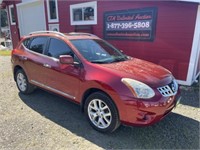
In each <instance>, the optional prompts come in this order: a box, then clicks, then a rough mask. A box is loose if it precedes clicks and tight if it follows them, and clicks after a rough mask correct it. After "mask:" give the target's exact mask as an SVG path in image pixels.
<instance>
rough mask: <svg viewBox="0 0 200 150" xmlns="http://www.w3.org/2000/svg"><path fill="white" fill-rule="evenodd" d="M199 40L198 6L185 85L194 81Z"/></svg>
mask: <svg viewBox="0 0 200 150" xmlns="http://www.w3.org/2000/svg"><path fill="white" fill-rule="evenodd" d="M199 39H200V5H199V6H198V10H197V18H196V25H195V30H194V37H193V44H192V50H191V55H190V62H189V68H188V74H187V83H189V85H191V84H192V83H193V82H194V81H195V80H196V79H194V76H196V75H194V73H196V72H195V68H196V67H197V66H198V65H197V63H198V59H199V58H198V57H199V56H198V53H199V51H200V50H199V49H198V44H199V43H198V42H199Z"/></svg>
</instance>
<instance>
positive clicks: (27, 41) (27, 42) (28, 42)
mask: <svg viewBox="0 0 200 150" xmlns="http://www.w3.org/2000/svg"><path fill="white" fill-rule="evenodd" d="M30 41H31V38H28V39H25V40H24V41H23V42H22V43H23V45H24V46H25V47H26V48H29V44H30Z"/></svg>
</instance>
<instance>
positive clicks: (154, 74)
mask: <svg viewBox="0 0 200 150" xmlns="http://www.w3.org/2000/svg"><path fill="white" fill-rule="evenodd" d="M11 61H12V64H13V74H14V80H15V81H16V84H17V87H18V89H19V91H20V92H21V93H23V94H30V93H32V92H33V91H34V89H35V88H36V87H39V88H42V89H45V90H48V91H51V92H54V93H56V94H58V95H61V96H64V97H66V98H67V99H70V100H72V101H74V102H76V103H78V104H80V106H81V108H82V110H83V111H84V113H85V114H86V117H87V119H88V121H89V123H90V124H91V126H92V127H93V128H94V129H96V130H98V131H100V132H112V131H114V130H115V129H117V127H119V125H120V124H121V123H122V124H128V125H138V126H146V125H151V124H153V123H155V122H158V121H159V120H161V119H162V118H163V117H165V116H166V115H167V114H168V113H169V112H170V111H171V110H172V109H173V108H174V107H175V106H176V104H177V102H178V100H176V99H177V98H176V94H177V91H178V84H177V82H176V80H175V79H174V77H173V75H172V74H171V73H170V72H169V71H168V70H167V69H165V68H163V67H161V66H158V65H155V64H153V63H150V62H147V61H144V60H140V59H137V58H133V57H130V56H127V55H125V54H123V53H122V52H121V51H119V50H118V49H117V48H115V47H114V46H112V45H111V44H109V43H107V42H106V41H104V40H102V39H100V38H98V37H97V36H95V35H92V34H87V33H68V34H63V33H60V32H53V31H39V32H34V33H30V35H28V36H25V37H23V38H22V39H21V41H20V42H19V44H18V46H17V47H16V48H15V49H14V50H13V51H12V58H11Z"/></svg>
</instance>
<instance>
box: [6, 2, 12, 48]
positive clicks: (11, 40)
mask: <svg viewBox="0 0 200 150" xmlns="http://www.w3.org/2000/svg"><path fill="white" fill-rule="evenodd" d="M8 9H9V8H8V6H6V14H7V18H9V13H8ZM8 20H9V19H8ZM10 26H11V25H10V21H8V27H9V30H10V31H9V32H10V40H11V41H12V32H11V28H10ZM11 43H12V49H13V42H11Z"/></svg>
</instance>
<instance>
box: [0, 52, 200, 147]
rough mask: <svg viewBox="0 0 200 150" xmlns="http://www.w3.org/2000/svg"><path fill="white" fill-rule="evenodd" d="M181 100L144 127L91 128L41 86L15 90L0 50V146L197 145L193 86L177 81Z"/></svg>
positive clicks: (199, 116) (198, 112)
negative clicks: (109, 131)
mask: <svg viewBox="0 0 200 150" xmlns="http://www.w3.org/2000/svg"><path fill="white" fill-rule="evenodd" d="M182 96H183V99H182V101H181V104H180V105H179V106H178V107H177V108H176V109H175V110H173V112H172V113H170V114H169V115H168V116H167V117H166V118H165V119H163V120H162V121H161V122H159V123H157V124H155V125H153V126H149V127H143V128H140V127H127V126H121V127H120V128H119V129H118V130H117V131H116V132H114V133H112V134H101V133H99V132H97V131H95V130H93V129H92V128H91V127H90V125H89V123H88V122H87V121H86V119H85V117H84V115H83V114H82V113H81V111H80V108H79V106H78V105H76V104H74V103H71V102H69V101H67V100H65V99H64V98H62V97H58V96H56V95H53V94H50V93H48V92H45V91H43V90H39V89H38V90H36V91H35V92H34V93H33V94H31V95H29V96H26V95H22V94H20V93H19V92H18V90H17V87H16V85H15V82H14V81H13V77H12V73H11V63H10V57H1V56H0V149H20V150H23V149H28V150H31V149H35V150H39V149H87V150H88V149H91V150H94V149H95V150H96V149H200V146H199V143H200V138H199V135H200V133H199V132H200V130H199V128H200V126H199V122H200V108H199V86H198V85H195V86H193V87H189V88H188V87H182Z"/></svg>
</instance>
